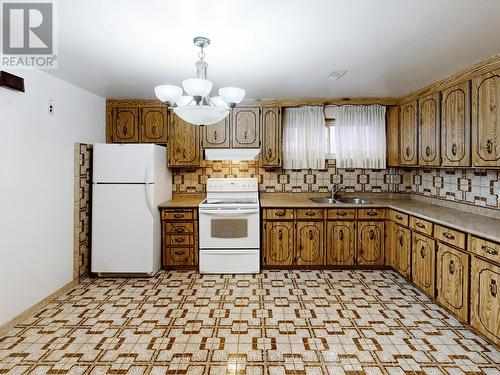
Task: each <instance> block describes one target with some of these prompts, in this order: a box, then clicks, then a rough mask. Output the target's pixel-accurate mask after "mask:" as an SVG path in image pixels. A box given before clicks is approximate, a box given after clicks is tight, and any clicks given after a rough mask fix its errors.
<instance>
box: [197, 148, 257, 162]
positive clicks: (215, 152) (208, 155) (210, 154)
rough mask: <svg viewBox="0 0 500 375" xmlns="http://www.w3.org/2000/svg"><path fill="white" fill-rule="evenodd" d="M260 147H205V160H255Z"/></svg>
mask: <svg viewBox="0 0 500 375" xmlns="http://www.w3.org/2000/svg"><path fill="white" fill-rule="evenodd" d="M259 154H260V148H217V149H205V160H257V159H258V158H259Z"/></svg>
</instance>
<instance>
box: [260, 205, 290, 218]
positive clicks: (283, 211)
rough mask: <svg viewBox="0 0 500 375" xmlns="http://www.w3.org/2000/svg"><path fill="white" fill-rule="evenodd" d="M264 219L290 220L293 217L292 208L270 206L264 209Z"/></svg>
mask: <svg viewBox="0 0 500 375" xmlns="http://www.w3.org/2000/svg"><path fill="white" fill-rule="evenodd" d="M266 219H268V220H285V219H286V220H291V219H293V209H291V208H272V209H267V210H266Z"/></svg>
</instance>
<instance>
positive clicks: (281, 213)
mask: <svg viewBox="0 0 500 375" xmlns="http://www.w3.org/2000/svg"><path fill="white" fill-rule="evenodd" d="M275 215H276V216H279V217H282V216H285V211H278V212H276V213H275Z"/></svg>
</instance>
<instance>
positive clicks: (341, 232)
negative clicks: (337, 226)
mask: <svg viewBox="0 0 500 375" xmlns="http://www.w3.org/2000/svg"><path fill="white" fill-rule="evenodd" d="M343 239H344V231H343V230H342V229H341V230H339V240H340V241H342V240H343Z"/></svg>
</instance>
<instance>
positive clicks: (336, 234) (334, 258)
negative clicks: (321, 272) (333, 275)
mask: <svg viewBox="0 0 500 375" xmlns="http://www.w3.org/2000/svg"><path fill="white" fill-rule="evenodd" d="M355 254H356V223H355V222H354V221H329V222H327V223H326V264H327V265H332V266H337V265H349V266H350V265H353V264H354V260H355Z"/></svg>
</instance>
